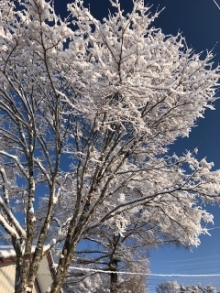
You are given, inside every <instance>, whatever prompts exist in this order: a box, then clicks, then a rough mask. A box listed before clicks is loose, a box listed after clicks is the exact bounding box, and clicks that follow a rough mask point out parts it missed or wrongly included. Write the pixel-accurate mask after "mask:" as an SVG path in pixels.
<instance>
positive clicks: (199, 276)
mask: <svg viewBox="0 0 220 293" xmlns="http://www.w3.org/2000/svg"><path fill="white" fill-rule="evenodd" d="M70 269H72V270H79V271H87V272H88V271H90V272H96V273H104V274H121V275H140V276H153V277H184V278H189V277H191V278H209V277H220V273H219V274H200V275H199V274H191V275H188V274H153V273H133V272H124V271H119V272H117V271H105V270H99V269H91V268H82V267H72V266H71V267H70Z"/></svg>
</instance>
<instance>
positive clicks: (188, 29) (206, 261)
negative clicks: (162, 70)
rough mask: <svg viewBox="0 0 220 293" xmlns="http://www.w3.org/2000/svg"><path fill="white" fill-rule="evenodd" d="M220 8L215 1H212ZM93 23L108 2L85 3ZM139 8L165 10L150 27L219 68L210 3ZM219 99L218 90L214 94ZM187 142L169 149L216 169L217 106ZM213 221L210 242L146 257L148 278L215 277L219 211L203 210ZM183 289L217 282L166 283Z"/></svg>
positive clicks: (188, 0)
mask: <svg viewBox="0 0 220 293" xmlns="http://www.w3.org/2000/svg"><path fill="white" fill-rule="evenodd" d="M217 1H218V2H219V4H220V0H217ZM70 2H71V1H69V0H55V9H56V11H57V13H58V14H60V15H61V16H64V15H65V14H66V4H67V3H70ZM84 3H85V6H88V4H89V3H90V9H91V11H92V13H93V14H94V16H95V17H96V18H99V19H102V18H103V17H104V16H107V14H108V9H109V8H110V2H109V1H108V0H86V1H85V2H84ZM145 4H149V5H153V6H152V11H155V10H156V9H157V8H158V7H159V9H161V8H163V7H166V8H165V10H164V11H163V12H162V13H161V15H160V16H159V18H158V19H156V20H155V23H154V25H155V26H156V27H160V28H162V31H163V33H165V34H173V35H175V34H177V32H178V31H180V32H182V33H183V35H184V36H185V38H186V42H187V44H188V46H189V47H192V48H194V50H195V52H201V51H206V49H208V50H211V49H213V50H214V53H215V54H216V57H215V59H214V61H215V63H216V64H217V63H220V42H219V41H220V10H218V8H217V7H216V6H215V4H214V3H213V1H212V0H147V1H146V0H145ZM121 5H122V7H123V8H124V9H125V11H129V10H131V7H132V0H121ZM219 96H220V91H219ZM197 125H198V126H197V127H196V128H194V129H193V131H192V132H191V134H190V137H189V138H188V139H181V140H178V141H177V142H176V143H175V144H174V145H173V146H172V150H175V152H177V153H181V152H183V151H184V150H185V149H190V150H192V149H194V148H195V147H198V148H199V153H198V156H199V157H200V158H202V157H205V156H206V157H207V159H208V160H209V161H214V163H215V168H217V169H219V168H220V101H218V102H216V111H207V112H206V113H205V119H200V120H199V121H198V122H197ZM207 209H208V210H209V211H210V212H212V213H213V214H214V216H215V225H214V227H216V229H214V230H211V231H210V233H211V237H209V236H202V237H201V241H202V244H201V245H200V247H199V248H197V249H193V251H191V252H188V251H185V250H183V249H180V248H178V249H177V248H175V247H174V246H169V247H163V248H160V249H157V250H155V251H153V252H150V256H151V266H150V268H151V271H152V273H162V274H168V273H174V274H175V273H179V274H210V273H215V274H217V273H218V274H220V229H218V228H217V227H219V226H220V209H219V207H217V206H215V207H207ZM165 279H168V278H159V277H151V278H150V280H149V292H155V285H157V284H158V283H159V282H162V281H164V280H165ZM170 279H173V280H174V279H176V280H178V282H180V283H184V284H186V285H187V284H192V283H194V284H196V283H199V282H200V283H203V284H209V283H212V284H214V285H215V286H216V287H218V290H219V291H220V277H218V278H194V279H189V278H175V277H174V278H170Z"/></svg>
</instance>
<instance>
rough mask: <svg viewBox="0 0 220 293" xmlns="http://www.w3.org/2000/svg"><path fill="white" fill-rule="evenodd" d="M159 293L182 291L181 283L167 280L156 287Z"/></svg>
mask: <svg viewBox="0 0 220 293" xmlns="http://www.w3.org/2000/svg"><path fill="white" fill-rule="evenodd" d="M156 291H157V293H180V285H179V284H178V282H177V281H166V282H164V283H161V284H159V285H158V286H157V288H156Z"/></svg>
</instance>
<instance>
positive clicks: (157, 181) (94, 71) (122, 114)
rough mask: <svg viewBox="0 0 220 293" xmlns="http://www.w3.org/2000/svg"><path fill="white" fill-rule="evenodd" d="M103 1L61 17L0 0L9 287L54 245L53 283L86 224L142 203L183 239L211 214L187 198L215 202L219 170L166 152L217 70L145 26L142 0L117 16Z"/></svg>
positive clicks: (117, 221)
mask: <svg viewBox="0 0 220 293" xmlns="http://www.w3.org/2000/svg"><path fill="white" fill-rule="evenodd" d="M15 4H16V5H15ZM111 4H112V6H113V7H114V9H115V10H116V12H115V14H113V15H109V17H108V19H104V20H103V22H102V23H101V22H100V21H98V20H97V19H95V18H94V17H93V16H92V15H91V13H90V12H89V10H88V9H86V8H84V7H83V3H82V1H81V0H76V1H75V2H74V3H73V4H69V5H68V9H69V12H70V15H69V17H68V18H67V19H66V21H62V19H61V18H60V17H58V16H57V15H56V13H55V11H54V8H53V7H52V5H51V3H47V2H46V1H45V0H20V1H19V3H18V2H17V1H11V0H5V1H1V2H0V12H1V14H0V18H1V29H0V82H1V88H0V113H1V116H0V162H1V168H0V184H1V185H0V186H1V189H0V191H1V197H0V207H1V213H0V223H1V225H2V227H3V229H4V231H5V234H4V235H3V236H2V237H4V239H6V240H9V241H11V243H12V244H13V246H14V249H15V252H16V256H17V263H16V282H15V292H16V293H18V292H19V293H24V292H27V291H28V292H32V290H33V284H34V281H35V278H36V274H37V271H38V268H39V263H40V260H41V259H42V257H43V254H44V252H45V251H46V250H48V249H50V248H52V247H53V246H55V245H57V244H59V246H60V247H62V253H61V254H60V258H59V261H58V267H57V273H56V276H55V279H54V281H53V283H52V285H51V288H49V289H48V292H52V293H58V292H60V289H61V287H62V284H63V282H64V279H65V276H66V274H67V272H68V269H69V266H70V264H71V261H72V257H73V253H74V251H75V249H76V246H77V244H78V243H79V241H80V239H81V238H82V237H85V235H86V233H87V232H88V231H90V230H91V229H95V228H96V227H100V226H101V225H103V224H106V223H108V225H110V227H115V225H116V226H117V229H118V230H121V231H122V233H123V231H125V230H126V226H127V223H129V221H128V219H129V217H130V216H129V215H130V214H131V213H132V214H135V213H138V212H139V211H140V210H142V211H143V214H144V215H145V216H146V217H147V216H148V215H149V210H148V209H147V207H150V208H151V209H152V210H157V211H160V213H159V214H158V221H164V225H163V231H162V232H163V233H164V235H168V234H169V231H171V230H172V231H176V233H178V227H182V228H183V229H182V230H181V232H180V235H179V237H178V239H180V241H181V243H184V245H198V244H199V240H198V236H199V235H200V234H201V233H207V230H206V229H204V228H202V226H201V221H202V220H203V221H206V222H207V221H212V216H211V215H209V214H208V213H206V212H205V211H204V210H202V209H201V208H199V207H197V206H196V201H197V198H200V199H201V200H204V201H212V202H213V201H216V200H218V196H219V192H220V186H219V182H220V180H219V179H220V174H219V172H218V171H215V172H211V168H212V166H213V165H212V164H209V163H207V162H206V160H205V159H203V160H201V161H200V162H199V161H197V160H196V159H195V158H194V155H193V154H192V153H190V152H187V153H186V154H184V155H183V156H181V157H177V156H176V155H173V156H171V157H169V156H168V155H165V153H166V151H167V149H168V146H169V145H170V144H171V143H173V142H174V141H175V139H176V138H177V137H182V136H186V135H188V134H189V131H190V130H191V128H192V127H193V126H194V125H195V121H196V119H197V118H198V117H201V116H202V115H203V113H204V111H205V109H206V108H208V107H211V108H213V106H212V103H213V101H214V100H215V93H216V87H217V86H218V79H219V67H217V68H215V69H213V68H212V63H211V59H212V54H211V53H208V54H207V56H206V57H205V59H204V60H201V59H200V55H199V54H194V53H193V51H192V50H190V49H188V48H187V46H186V45H185V40H184V38H183V37H182V36H181V35H179V34H178V35H177V36H175V37H174V36H165V35H164V34H163V33H162V32H161V30H160V29H156V28H154V27H153V26H152V22H153V20H154V18H155V17H156V16H157V14H156V15H151V14H150V12H149V8H147V7H144V5H143V1H142V0H136V1H134V7H133V10H132V12H131V13H130V14H127V15H123V12H122V10H121V9H120V5H119V2H118V1H115V2H114V1H111ZM185 168H187V172H185V171H184V170H185ZM39 198H43V199H42V202H43V203H44V205H40V206H39ZM182 231H184V233H183V234H182ZM1 232H2V231H1ZM33 245H34V246H33ZM31 255H32V258H31V259H30V256H31Z"/></svg>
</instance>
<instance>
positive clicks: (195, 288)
mask: <svg viewBox="0 0 220 293" xmlns="http://www.w3.org/2000/svg"><path fill="white" fill-rule="evenodd" d="M156 291H157V293H216V292H217V291H216V288H215V287H214V286H212V285H207V286H205V287H202V286H201V284H198V285H188V286H183V285H180V284H179V283H178V282H177V281H166V282H164V283H161V284H159V285H158V286H157V288H156Z"/></svg>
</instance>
